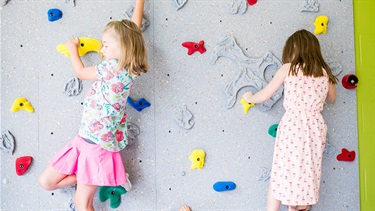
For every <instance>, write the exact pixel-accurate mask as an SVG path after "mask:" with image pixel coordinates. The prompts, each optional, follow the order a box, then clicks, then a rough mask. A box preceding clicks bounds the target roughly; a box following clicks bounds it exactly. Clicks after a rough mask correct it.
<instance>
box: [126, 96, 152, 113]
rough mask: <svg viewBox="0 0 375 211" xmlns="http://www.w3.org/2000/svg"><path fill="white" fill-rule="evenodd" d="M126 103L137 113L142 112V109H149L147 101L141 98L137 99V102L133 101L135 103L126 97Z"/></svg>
mask: <svg viewBox="0 0 375 211" xmlns="http://www.w3.org/2000/svg"><path fill="white" fill-rule="evenodd" d="M127 101H128V103H129V105H131V106H132V107H133V108H134V109H135V110H137V111H142V110H143V109H145V108H147V107H150V105H151V104H150V103H149V102H147V100H146V99H144V98H141V99H139V100H137V101H135V102H133V100H132V99H131V98H130V97H128V100H127Z"/></svg>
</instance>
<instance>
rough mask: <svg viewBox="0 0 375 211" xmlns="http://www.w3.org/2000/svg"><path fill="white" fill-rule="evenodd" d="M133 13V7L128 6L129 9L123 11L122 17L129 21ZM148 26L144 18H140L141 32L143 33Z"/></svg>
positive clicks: (148, 23)
mask: <svg viewBox="0 0 375 211" xmlns="http://www.w3.org/2000/svg"><path fill="white" fill-rule="evenodd" d="M133 13H134V7H133V6H130V7H129V9H127V10H125V12H124V15H125V17H126V18H127V19H129V20H131V19H132V17H133ZM149 25H150V22H149V21H148V20H147V19H145V18H144V17H142V24H141V27H140V28H141V30H142V31H145V30H146V28H147V27H148V26H149Z"/></svg>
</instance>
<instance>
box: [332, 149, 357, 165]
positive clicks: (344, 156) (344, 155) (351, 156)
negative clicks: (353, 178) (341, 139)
mask: <svg viewBox="0 0 375 211" xmlns="http://www.w3.org/2000/svg"><path fill="white" fill-rule="evenodd" d="M336 159H337V160H338V161H348V162H352V161H354V160H355V151H350V152H349V151H348V150H347V149H346V148H342V149H341V154H338V155H337V157H336Z"/></svg>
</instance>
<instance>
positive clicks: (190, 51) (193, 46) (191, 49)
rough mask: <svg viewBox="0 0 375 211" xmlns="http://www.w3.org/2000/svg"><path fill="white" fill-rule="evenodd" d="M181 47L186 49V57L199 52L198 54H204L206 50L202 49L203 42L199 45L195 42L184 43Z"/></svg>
mask: <svg viewBox="0 0 375 211" xmlns="http://www.w3.org/2000/svg"><path fill="white" fill-rule="evenodd" d="M182 46H184V47H185V48H187V49H188V55H191V54H193V53H194V52H196V51H199V53H201V54H202V53H204V52H206V48H205V47H204V41H203V40H201V41H200V42H199V43H196V42H184V43H182Z"/></svg>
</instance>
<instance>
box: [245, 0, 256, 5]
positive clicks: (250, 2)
mask: <svg viewBox="0 0 375 211" xmlns="http://www.w3.org/2000/svg"><path fill="white" fill-rule="evenodd" d="M257 1H258V0H247V2H248V3H249V4H250V6H253V5H254V4H256V3H257Z"/></svg>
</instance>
